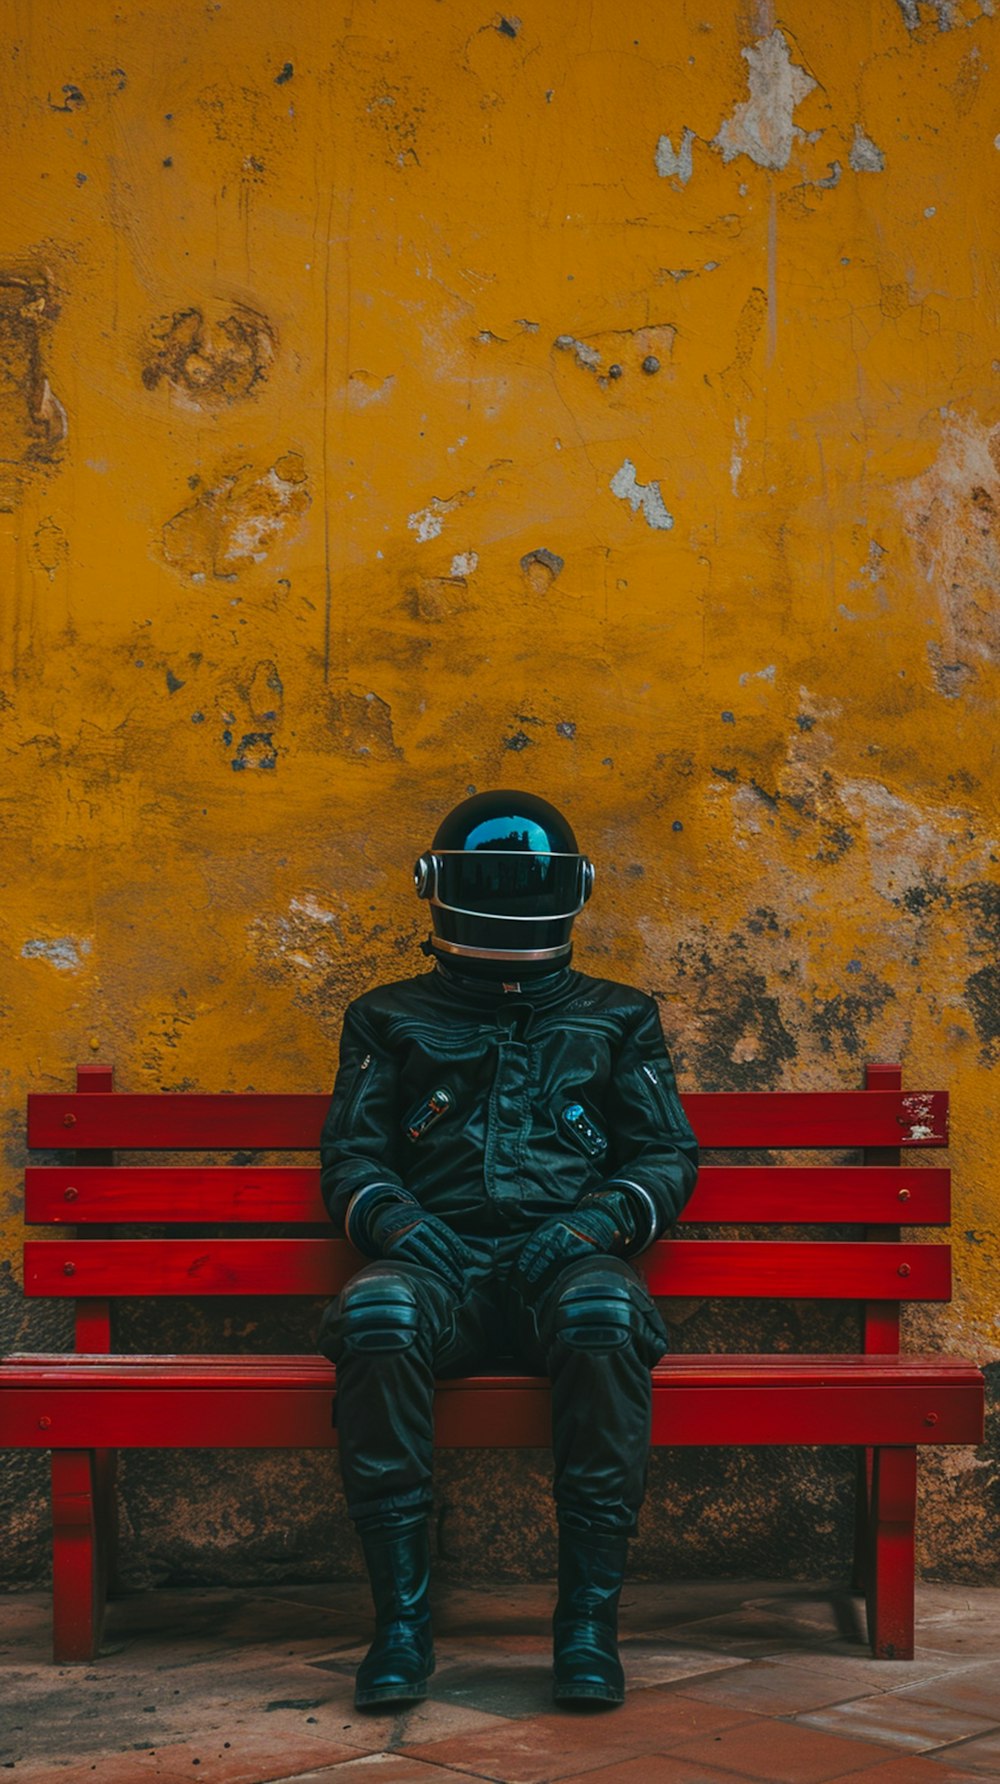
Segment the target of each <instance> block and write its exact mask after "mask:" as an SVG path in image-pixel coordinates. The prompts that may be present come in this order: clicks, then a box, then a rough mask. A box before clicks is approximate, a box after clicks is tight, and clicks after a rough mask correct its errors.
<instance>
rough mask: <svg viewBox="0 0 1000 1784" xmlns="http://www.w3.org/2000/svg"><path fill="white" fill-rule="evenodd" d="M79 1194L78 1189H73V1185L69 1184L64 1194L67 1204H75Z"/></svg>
mask: <svg viewBox="0 0 1000 1784" xmlns="http://www.w3.org/2000/svg"><path fill="white" fill-rule="evenodd" d="M79 1193H80V1191H79V1190H78V1189H74V1188H73V1185H72V1184H70V1186H69V1188H68V1189H67V1190H66V1192H65V1195H66V1200H67V1202H75V1201H76V1198H77V1196H78V1195H79Z"/></svg>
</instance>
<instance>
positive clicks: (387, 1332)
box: [337, 1271, 420, 1354]
mask: <svg viewBox="0 0 1000 1784" xmlns="http://www.w3.org/2000/svg"><path fill="white" fill-rule="evenodd" d="M339 1311H340V1318H339V1320H338V1321H337V1324H338V1325H339V1327H340V1341H341V1345H342V1347H343V1349H344V1351H345V1352H353V1353H354V1354H357V1353H358V1352H359V1351H366V1352H367V1351H394V1350H408V1349H409V1348H410V1346H411V1345H412V1344H413V1343H414V1342H415V1340H416V1336H417V1329H418V1326H419V1321H420V1309H419V1307H418V1305H417V1297H416V1295H415V1294H414V1292H413V1287H412V1285H411V1284H410V1283H409V1282H407V1280H406V1278H405V1277H404V1276H397V1275H396V1274H395V1273H394V1272H392V1273H390V1272H389V1271H385V1272H384V1273H382V1272H380V1273H379V1274H377V1275H372V1276H365V1275H362V1276H358V1277H356V1278H355V1280H354V1281H353V1282H349V1283H348V1284H347V1287H346V1288H345V1289H344V1291H343V1294H342V1295H341V1299H340V1310H339Z"/></svg>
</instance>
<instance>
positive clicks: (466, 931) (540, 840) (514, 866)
mask: <svg viewBox="0 0 1000 1784" xmlns="http://www.w3.org/2000/svg"><path fill="white" fill-rule="evenodd" d="M413 877H414V880H415V881H416V887H417V893H418V896H419V897H420V898H427V899H429V900H430V905H431V917H432V920H433V924H434V940H433V946H434V948H435V950H440V951H442V952H443V953H445V954H450V955H458V956H463V955H464V956H465V957H467V958H471V959H477V960H510V961H518V962H522V961H523V962H527V961H532V960H539V961H545V960H552V961H558V960H561V959H563V958H565V957H566V956H567V955H568V954H569V951H570V931H571V930H572V927H573V918H574V917H575V916H577V915H578V913H579V912H580V911H582V909H583V907H584V905H585V904H586V902H587V899H588V898H589V897H590V894H591V891H592V890H593V885H594V869H593V867H592V865H591V863H590V862H589V861H588V860H587V857H586V855H581V854H580V851H579V849H578V848H577V844H576V837H575V836H574V835H573V831H572V829H571V828H570V826H569V824H568V823H567V822H566V819H565V818H564V817H563V816H562V813H561V812H558V811H556V808H555V806H554V805H549V803H548V801H547V800H546V799H539V798H538V797H537V796H536V794H534V793H512V792H508V791H503V790H502V791H500V792H496V793H476V794H474V795H473V797H472V798H471V799H463V801H462V803H461V805H456V807H455V809H454V811H453V812H449V814H448V816H447V817H446V818H445V820H444V822H443V823H442V824H441V825H440V826H439V828H438V832H437V835H436V836H435V838H434V842H433V844H432V846H431V849H430V851H429V853H428V854H426V855H421V857H420V860H419V861H418V862H417V865H416V867H415V868H414V870H413Z"/></svg>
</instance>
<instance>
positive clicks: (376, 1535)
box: [354, 1517, 434, 1710]
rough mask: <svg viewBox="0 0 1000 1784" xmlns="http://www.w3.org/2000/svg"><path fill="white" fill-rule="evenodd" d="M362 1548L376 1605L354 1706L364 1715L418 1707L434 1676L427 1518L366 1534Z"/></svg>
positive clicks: (370, 1530) (362, 1541)
mask: <svg viewBox="0 0 1000 1784" xmlns="http://www.w3.org/2000/svg"><path fill="white" fill-rule="evenodd" d="M361 1546H362V1548H363V1549H364V1555H365V1563H366V1565H367V1568H368V1579H369V1582H370V1584H371V1589H372V1599H373V1601H374V1604H375V1640H374V1641H373V1643H372V1645H371V1647H370V1648H369V1650H368V1653H367V1654H366V1655H365V1658H364V1659H363V1660H362V1662H361V1665H360V1666H359V1668H358V1676H357V1683H356V1686H355V1691H354V1702H355V1704H356V1705H357V1707H358V1709H359V1710H362V1709H366V1708H367V1707H368V1706H369V1705H372V1704H383V1703H419V1701H420V1699H421V1698H424V1697H426V1696H427V1681H428V1679H429V1678H430V1676H431V1673H432V1672H433V1671H434V1643H433V1638H432V1636H431V1616H430V1609H429V1606H428V1602H427V1588H428V1585H429V1583H430V1541H429V1538H428V1533H427V1519H426V1517H422V1518H415V1519H413V1520H412V1521H411V1522H409V1523H404V1524H395V1525H387V1526H382V1527H381V1528H375V1529H371V1528H369V1529H365V1530H363V1531H362V1532H361Z"/></svg>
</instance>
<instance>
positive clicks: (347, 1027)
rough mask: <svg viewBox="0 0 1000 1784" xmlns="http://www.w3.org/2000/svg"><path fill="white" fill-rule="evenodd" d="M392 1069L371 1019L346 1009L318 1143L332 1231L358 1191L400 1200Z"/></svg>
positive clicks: (340, 1228) (353, 1007) (341, 1222)
mask: <svg viewBox="0 0 1000 1784" xmlns="http://www.w3.org/2000/svg"><path fill="white" fill-rule="evenodd" d="M397 1104H398V1094H397V1068H396V1063H395V1061H394V1059H393V1058H392V1056H391V1054H390V1053H389V1051H388V1050H387V1048H386V1047H385V1045H384V1043H383V1042H381V1041H380V1039H379V1037H378V1035H377V1033H376V1031H375V1028H374V1026H373V1024H372V1022H371V1018H370V1017H369V1016H368V1015H366V1014H363V1013H362V1012H361V1011H360V1010H359V1009H358V1006H357V1005H356V1004H351V1005H350V1006H349V1008H348V1010H347V1014H346V1015H345V1017H344V1027H343V1032H342V1034H341V1037H340V1067H339V1070H338V1072H337V1079H336V1083H335V1084H334V1087H333V1097H332V1099H331V1102H330V1107H329V1110H328V1111H327V1116H326V1120H325V1121H324V1123H323V1132H322V1136H321V1138H320V1150H319V1156H320V1167H321V1168H320V1188H321V1190H322V1194H323V1200H324V1201H325V1203H326V1206H327V1210H328V1212H329V1215H330V1218H331V1220H332V1221H333V1224H334V1226H335V1227H336V1228H337V1231H338V1232H340V1233H342V1232H343V1231H344V1222H345V1217H346V1215H347V1210H348V1207H349V1205H350V1203H351V1201H352V1200H353V1199H354V1197H355V1196H356V1195H357V1194H358V1193H359V1192H360V1191H361V1190H363V1189H370V1188H375V1187H376V1185H377V1186H379V1187H382V1186H387V1187H389V1188H391V1189H398V1190H399V1192H400V1194H401V1195H405V1193H406V1191H405V1186H404V1184H403V1180H402V1178H401V1177H400V1175H399V1172H398V1170H397V1169H396V1141H397V1132H398V1127H399V1113H398V1107H397Z"/></svg>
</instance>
